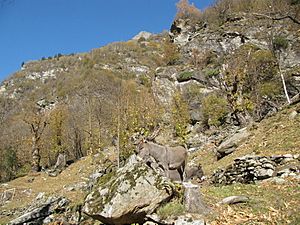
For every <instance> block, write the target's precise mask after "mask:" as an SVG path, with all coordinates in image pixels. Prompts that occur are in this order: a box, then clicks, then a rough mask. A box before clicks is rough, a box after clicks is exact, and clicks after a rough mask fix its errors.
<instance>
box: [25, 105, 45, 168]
mask: <svg viewBox="0 0 300 225" xmlns="http://www.w3.org/2000/svg"><path fill="white" fill-rule="evenodd" d="M23 121H24V122H25V123H27V124H28V125H29V127H30V132H31V135H32V136H31V155H32V167H31V168H32V171H34V172H38V171H40V169H41V166H40V161H41V155H40V146H39V144H40V140H41V136H42V134H43V132H44V129H45V128H46V126H47V119H46V115H45V114H44V113H43V112H42V111H41V110H36V109H33V111H31V115H26V117H25V118H24V119H23Z"/></svg>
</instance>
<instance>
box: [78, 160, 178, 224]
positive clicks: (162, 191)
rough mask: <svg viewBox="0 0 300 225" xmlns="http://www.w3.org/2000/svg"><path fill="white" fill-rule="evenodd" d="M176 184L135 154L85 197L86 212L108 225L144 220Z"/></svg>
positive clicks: (169, 194) (163, 200) (164, 200)
mask: <svg viewBox="0 0 300 225" xmlns="http://www.w3.org/2000/svg"><path fill="white" fill-rule="evenodd" d="M173 191H174V187H173V184H172V183H171V182H169V181H167V180H166V179H165V178H163V177H162V176H161V175H159V174H157V173H156V172H155V171H154V170H152V169H151V168H150V167H148V166H147V165H145V164H144V163H142V162H139V161H137V160H136V159H134V157H132V158H131V159H130V160H129V163H127V164H126V165H125V166H124V167H123V168H120V169H119V170H117V171H116V172H115V174H108V175H105V176H104V177H102V178H101V179H100V180H99V182H98V183H97V184H96V185H95V187H94V189H93V191H92V192H91V193H90V194H89V195H88V196H87V197H86V199H85V203H84V206H83V212H84V213H85V214H87V215H88V216H90V217H92V218H93V219H95V220H99V221H101V222H102V223H105V224H115V225H119V224H120V225H121V224H132V223H142V222H144V220H145V217H146V215H147V214H151V213H153V212H154V211H155V210H156V209H157V208H158V207H159V206H160V205H161V204H162V203H163V202H166V201H168V200H169V199H170V198H171V197H172V195H173Z"/></svg>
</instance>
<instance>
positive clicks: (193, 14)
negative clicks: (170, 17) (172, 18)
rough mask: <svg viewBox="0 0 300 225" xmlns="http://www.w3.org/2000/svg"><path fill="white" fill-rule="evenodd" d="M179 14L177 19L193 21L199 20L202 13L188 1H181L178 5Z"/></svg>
mask: <svg viewBox="0 0 300 225" xmlns="http://www.w3.org/2000/svg"><path fill="white" fill-rule="evenodd" d="M176 7H177V14H176V19H187V18H189V19H192V20H199V19H200V18H201V11H200V10H199V9H198V8H197V7H195V6H194V4H190V3H189V1H188V0H180V1H179V2H178V3H177V4H176Z"/></svg>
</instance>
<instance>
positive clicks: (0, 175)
mask: <svg viewBox="0 0 300 225" xmlns="http://www.w3.org/2000/svg"><path fill="white" fill-rule="evenodd" d="M16 169H17V155H16V152H15V150H14V149H13V148H12V147H10V146H9V147H6V148H5V149H4V151H3V152H2V156H1V160H0V182H3V181H7V180H11V179H12V178H14V177H15V173H16Z"/></svg>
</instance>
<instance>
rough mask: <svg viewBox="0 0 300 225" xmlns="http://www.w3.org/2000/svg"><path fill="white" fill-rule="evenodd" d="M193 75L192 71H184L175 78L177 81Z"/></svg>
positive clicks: (187, 78)
mask: <svg viewBox="0 0 300 225" xmlns="http://www.w3.org/2000/svg"><path fill="white" fill-rule="evenodd" d="M192 77H193V72H191V71H185V72H182V73H180V74H179V75H178V77H177V80H178V81H179V82H182V81H187V80H190V79H191V78H192Z"/></svg>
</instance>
